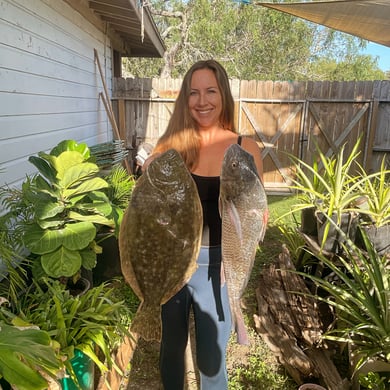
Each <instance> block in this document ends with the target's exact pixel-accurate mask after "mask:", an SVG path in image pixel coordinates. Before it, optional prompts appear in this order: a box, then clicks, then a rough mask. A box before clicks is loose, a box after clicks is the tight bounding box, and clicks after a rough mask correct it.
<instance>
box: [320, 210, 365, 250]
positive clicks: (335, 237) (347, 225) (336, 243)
mask: <svg viewBox="0 0 390 390" xmlns="http://www.w3.org/2000/svg"><path fill="white" fill-rule="evenodd" d="M316 216H317V230H318V244H319V245H320V246H321V245H322V249H323V250H324V251H325V252H328V253H339V252H340V250H341V248H342V247H341V244H343V243H344V242H345V240H344V239H343V238H342V234H341V233H340V230H341V231H342V232H343V233H344V234H345V235H346V236H347V237H349V238H350V239H351V241H352V242H355V237H356V230H357V226H358V218H357V214H355V213H343V214H342V215H341V221H340V223H339V224H337V215H336V214H335V213H334V214H333V215H332V218H331V219H332V221H333V222H334V223H335V224H337V225H338V228H339V229H338V228H337V227H336V226H334V225H333V224H332V223H331V222H330V221H328V219H327V217H326V215H325V214H324V213H321V212H317V213H316ZM327 224H329V230H328V234H327V236H326V240H325V242H324V233H325V228H326V226H327Z"/></svg>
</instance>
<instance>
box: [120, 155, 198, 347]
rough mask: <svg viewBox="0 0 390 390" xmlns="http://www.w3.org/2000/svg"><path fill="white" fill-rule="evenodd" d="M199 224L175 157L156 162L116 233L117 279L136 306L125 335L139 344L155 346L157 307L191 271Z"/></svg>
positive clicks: (191, 190)
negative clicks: (138, 339) (133, 336)
mask: <svg viewBox="0 0 390 390" xmlns="http://www.w3.org/2000/svg"><path fill="white" fill-rule="evenodd" d="M202 221H203V217H202V206H201V203H200V199H199V195H198V191H197V188H196V185H195V182H194V181H193V179H192V177H191V175H190V173H189V171H188V169H187V167H186V166H185V164H184V162H183V160H182V158H181V156H180V155H179V153H177V152H176V151H175V150H173V149H170V150H168V151H167V152H165V153H163V154H162V155H160V156H158V157H156V158H155V159H154V160H153V161H152V162H151V163H150V165H149V166H148V168H147V169H146V171H145V172H144V174H143V175H142V176H141V177H140V178H139V179H138V180H137V183H136V185H135V187H134V189H133V192H132V196H131V199H130V202H129V205H128V207H127V209H126V212H125V214H124V217H123V220H122V223H121V228H120V233H119V249H120V258H121V268H122V273H123V276H124V278H125V280H126V282H127V283H128V284H129V285H130V287H131V288H132V289H133V291H134V292H135V294H136V295H137V296H138V298H139V299H140V301H141V303H140V306H139V308H138V311H137V313H136V315H135V316H134V318H133V321H132V325H131V330H132V331H133V332H134V333H137V334H138V335H139V336H140V337H142V338H144V339H145V340H157V341H160V340H161V305H162V304H164V303H165V302H167V301H168V300H169V299H170V298H171V297H172V296H173V295H175V294H176V293H177V292H178V291H179V290H180V289H181V288H182V287H183V286H184V285H185V283H187V282H188V280H189V279H190V277H191V276H192V274H193V273H194V272H195V270H196V267H197V265H196V260H197V257H198V254H199V249H200V239H201V230H202Z"/></svg>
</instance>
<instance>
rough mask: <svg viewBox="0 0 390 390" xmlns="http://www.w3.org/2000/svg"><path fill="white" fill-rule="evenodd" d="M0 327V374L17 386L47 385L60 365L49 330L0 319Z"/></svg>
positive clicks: (39, 388) (25, 389)
mask: <svg viewBox="0 0 390 390" xmlns="http://www.w3.org/2000/svg"><path fill="white" fill-rule="evenodd" d="M0 330H1V331H0V378H2V380H3V381H4V380H5V381H6V383H7V384H9V385H12V386H13V388H17V389H20V390H44V389H47V386H48V379H50V378H51V377H55V376H56V375H57V374H58V372H59V371H60V370H61V368H62V367H63V364H62V361H61V360H60V357H59V356H58V354H57V352H56V345H55V344H53V342H52V340H51V338H50V336H49V334H48V333H47V332H45V331H42V330H39V329H36V328H32V327H29V326H16V325H12V324H7V323H5V322H3V321H2V322H0ZM3 384H4V383H3Z"/></svg>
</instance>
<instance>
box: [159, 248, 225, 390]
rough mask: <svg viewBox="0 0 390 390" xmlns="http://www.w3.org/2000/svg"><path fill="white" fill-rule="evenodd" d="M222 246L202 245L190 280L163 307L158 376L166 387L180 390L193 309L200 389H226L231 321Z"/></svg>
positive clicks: (182, 382) (183, 375)
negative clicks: (227, 351)
mask: <svg viewBox="0 0 390 390" xmlns="http://www.w3.org/2000/svg"><path fill="white" fill-rule="evenodd" d="M220 274H221V248H220V247H219V246H218V247H211V248H208V247H202V248H201V251H200V254H199V258H198V269H197V270H196V272H195V273H194V275H193V276H192V278H191V279H190V281H189V282H188V283H187V284H186V285H185V286H184V287H183V288H182V289H181V290H180V291H179V292H178V293H177V294H176V295H175V296H174V297H172V298H171V299H170V300H169V301H168V302H167V303H166V304H165V305H163V306H162V340H161V350H160V370H161V378H162V382H163V385H164V389H165V390H183V388H184V378H185V364H184V355H185V349H186V346H187V341H188V331H189V314H190V309H191V307H192V308H193V311H194V321H195V335H196V356H197V366H198V368H199V372H200V386H201V389H202V390H211V389H213V390H226V389H227V388H228V382H227V372H226V361H225V355H226V347H227V343H228V341H229V337H230V333H231V329H232V324H231V316H230V308H229V300H228V295H227V288H226V284H224V285H223V286H221V277H220Z"/></svg>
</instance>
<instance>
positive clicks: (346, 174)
mask: <svg viewBox="0 0 390 390" xmlns="http://www.w3.org/2000/svg"><path fill="white" fill-rule="evenodd" d="M358 147H359V143H356V145H355V146H354V148H353V150H352V152H351V154H350V155H349V156H348V157H347V158H346V159H344V149H345V145H344V146H342V147H341V149H340V151H339V152H338V153H337V155H335V156H334V157H327V156H326V155H325V154H323V153H322V152H321V151H319V153H318V159H319V160H318V161H317V160H316V161H314V162H313V164H312V165H310V164H307V163H305V162H304V161H301V160H300V159H297V158H295V162H296V178H294V179H293V183H294V184H293V185H291V186H290V188H291V189H293V190H295V191H297V203H296V204H295V205H294V206H293V207H292V209H291V211H290V212H289V214H290V213H295V212H297V211H300V212H302V211H304V210H310V211H311V213H312V215H313V216H315V223H316V230H315V234H316V235H317V240H318V244H319V245H320V247H321V250H324V251H325V252H328V253H335V252H337V251H338V249H339V248H340V241H339V238H340V237H339V234H338V232H337V230H336V229H334V228H333V227H332V225H331V224H330V223H329V219H332V220H334V221H335V222H336V225H337V226H340V227H342V230H344V231H346V232H348V234H349V236H350V237H351V238H352V239H354V236H355V233H356V227H357V222H358V219H357V215H358V213H357V209H356V208H355V207H354V206H353V205H354V202H355V201H356V199H358V198H359V196H360V194H359V191H358V189H359V185H358V184H359V183H358V176H357V175H356V174H353V169H354V168H355V163H357V161H356V159H357V157H358V155H359V151H358ZM356 168H357V165H356ZM282 217H284V216H282ZM282 217H280V218H282ZM303 219H304V217H303V216H302V220H303ZM303 232H304V233H307V232H308V231H307V228H304V231H303ZM313 232H314V231H313V230H312V234H313Z"/></svg>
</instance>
